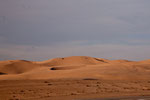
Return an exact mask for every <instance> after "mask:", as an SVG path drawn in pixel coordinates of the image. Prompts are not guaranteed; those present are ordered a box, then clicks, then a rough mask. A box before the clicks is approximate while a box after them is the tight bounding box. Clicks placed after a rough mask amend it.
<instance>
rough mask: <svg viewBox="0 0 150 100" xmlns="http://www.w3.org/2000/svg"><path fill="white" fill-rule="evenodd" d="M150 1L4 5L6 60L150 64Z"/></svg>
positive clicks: (12, 0) (17, 0)
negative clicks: (77, 58) (75, 58)
mask: <svg viewBox="0 0 150 100" xmlns="http://www.w3.org/2000/svg"><path fill="white" fill-rule="evenodd" d="M149 5H150V0H0V60H9V59H26V60H46V59H50V58H54V57H65V56H92V57H100V58H106V59H129V60H144V59H150V53H149V51H150V45H149V44H150V39H149V38H150V20H149V18H150V11H149V10H150V6H149Z"/></svg>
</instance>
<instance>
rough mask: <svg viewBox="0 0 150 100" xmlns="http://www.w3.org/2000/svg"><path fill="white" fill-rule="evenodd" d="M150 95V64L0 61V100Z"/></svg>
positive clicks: (73, 59)
mask: <svg viewBox="0 0 150 100" xmlns="http://www.w3.org/2000/svg"><path fill="white" fill-rule="evenodd" d="M126 95H129V96H130V95H135V96H136V95H138V96H145V95H150V60H144V61H128V60H108V59H102V58H93V57H87V56H72V57H65V58H54V59H50V60H47V61H41V62H35V61H34V62H33V61H26V60H8V61H0V100H75V99H80V98H98V97H108V96H109V97H110V96H126Z"/></svg>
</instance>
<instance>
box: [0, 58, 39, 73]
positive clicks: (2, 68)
mask: <svg viewBox="0 0 150 100" xmlns="http://www.w3.org/2000/svg"><path fill="white" fill-rule="evenodd" d="M38 67H40V65H38V64H35V63H33V62H31V61H26V60H9V61H0V72H1V73H5V74H21V73H25V72H27V71H31V70H33V69H35V68H38Z"/></svg>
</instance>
